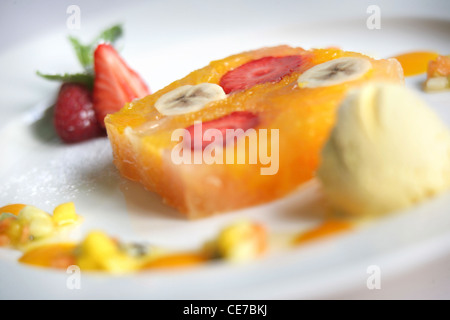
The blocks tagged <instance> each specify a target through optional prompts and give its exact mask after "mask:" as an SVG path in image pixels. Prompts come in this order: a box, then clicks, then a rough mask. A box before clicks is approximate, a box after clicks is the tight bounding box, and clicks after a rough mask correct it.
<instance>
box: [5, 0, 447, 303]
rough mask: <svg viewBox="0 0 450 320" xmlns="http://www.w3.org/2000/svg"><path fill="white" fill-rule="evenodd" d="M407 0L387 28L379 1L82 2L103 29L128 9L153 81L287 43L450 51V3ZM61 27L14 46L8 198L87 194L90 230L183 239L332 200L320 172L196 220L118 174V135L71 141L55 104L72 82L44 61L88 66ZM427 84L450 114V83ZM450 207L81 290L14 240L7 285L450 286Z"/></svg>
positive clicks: (214, 293) (90, 280) (86, 280)
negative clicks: (262, 199)
mask: <svg viewBox="0 0 450 320" xmlns="http://www.w3.org/2000/svg"><path fill="white" fill-rule="evenodd" d="M396 3H397V5H392V4H389V2H387V1H386V2H381V4H380V5H379V6H380V9H381V29H379V30H369V29H368V28H367V26H366V19H367V18H368V17H369V14H368V13H367V12H366V9H367V7H368V5H367V4H361V3H360V2H354V1H346V2H341V3H340V4H339V6H337V5H336V4H334V2H332V1H329V2H326V1H319V2H318V3H315V4H314V5H310V6H308V7H304V4H302V3H301V2H295V1H285V2H283V1H282V2H277V3H276V4H275V3H273V4H269V3H265V2H253V3H250V2H247V3H246V2H242V1H228V2H226V3H222V4H219V3H214V4H213V5H212V4H205V3H202V2H190V3H189V5H187V4H184V2H174V1H172V2H166V1H165V2H164V3H162V2H161V3H150V4H138V3H134V2H133V3H132V6H130V7H127V8H124V7H121V8H116V9H115V10H113V9H111V8H109V10H108V11H107V12H98V10H96V9H95V7H90V6H89V5H88V3H84V2H83V3H82V5H80V7H81V10H82V11H81V12H82V13H84V12H85V13H86V16H88V17H89V18H87V19H85V20H82V21H83V24H82V29H81V30H79V31H75V32H74V33H75V34H76V35H79V36H81V37H82V38H85V39H89V37H91V36H92V35H93V34H95V32H96V31H98V30H99V29H101V28H102V27H104V26H107V25H109V24H111V23H112V22H115V21H122V22H123V23H124V26H125V28H126V34H125V42H124V49H123V51H122V54H123V55H124V57H125V59H126V60H127V61H128V62H129V64H130V65H131V66H132V67H133V68H135V69H137V70H138V71H139V72H140V73H141V74H142V75H143V77H144V78H145V79H146V81H147V82H148V84H149V85H150V87H151V89H152V90H153V91H156V90H157V89H160V88H162V87H163V86H165V85H167V84H168V83H170V82H171V81H172V80H174V79H177V78H179V77H181V76H184V75H185V74H187V73H188V72H190V71H192V70H193V69H195V68H198V67H201V66H203V65H205V64H206V63H207V62H209V61H210V60H213V59H218V58H222V57H225V56H227V55H229V54H232V53H236V52H240V51H243V50H247V49H252V48H257V47H261V46H268V45H275V44H281V43H286V44H290V45H295V46H303V47H305V48H309V47H319V46H329V45H338V46H340V47H342V48H343V49H345V50H354V51H359V52H364V53H368V54H371V55H373V56H375V57H379V58H382V57H389V56H392V55H394V54H397V53H401V52H405V51H410V50H417V49H429V50H437V51H439V52H443V53H449V52H450V44H449V42H448V34H449V31H450V19H449V16H448V12H450V10H448V9H449V6H448V2H445V1H435V2H434V3H433V6H431V5H429V2H418V1H416V2H408V4H409V5H408V7H407V11H405V8H404V6H402V3H401V2H400V3H398V2H396ZM425 3H428V5H427V4H425ZM403 4H404V3H403ZM255 6H258V9H259V10H257V11H255V10H254V7H255ZM324 7H327V10H322V9H323V8H324ZM119 9H120V10H119ZM237 9H239V10H237ZM24 10H26V9H24ZM90 10H91V11H90ZM94 13H95V14H94ZM169 13H170V14H169ZM64 15H65V12H63V18H65V16H64ZM94 16H95V17H94ZM10 19H13V18H10ZM58 26H59V28H56V29H54V30H52V31H49V32H43V31H40V33H39V35H38V36H37V37H35V38H34V39H33V40H31V39H26V40H24V41H15V42H14V43H13V41H10V42H11V43H13V44H11V45H10V46H9V47H7V48H6V49H4V50H2V51H0V69H1V70H2V74H1V77H0V88H1V92H2V104H1V106H0V108H1V112H2V119H1V120H0V150H2V156H1V157H0V181H2V183H1V184H0V204H2V205H3V204H7V203H14V202H20V203H29V204H33V205H36V206H38V207H40V208H42V209H45V210H48V211H51V210H52V209H53V207H54V206H56V205H57V204H59V203H62V202H65V201H74V202H75V204H76V207H77V211H78V212H79V213H80V214H81V215H82V216H83V217H84V218H85V222H84V224H83V227H82V229H81V232H80V234H79V236H80V237H82V236H83V234H85V233H86V232H87V231H89V230H92V229H102V230H105V231H106V232H108V233H109V234H111V235H116V236H118V237H119V238H121V239H123V240H129V241H144V242H150V243H154V244H156V245H160V246H167V247H171V248H179V249H187V248H193V247H197V246H199V245H200V244H201V243H202V242H203V241H205V240H207V239H209V238H211V237H213V236H214V235H215V234H216V232H217V231H218V230H219V229H220V228H221V227H222V226H224V225H225V224H228V223H229V222H231V221H235V220H236V219H238V218H241V217H250V218H252V219H255V220H258V221H262V222H263V223H265V224H266V225H267V226H268V227H269V230H270V231H271V232H272V233H283V232H293V231H300V230H302V229H305V228H308V227H310V226H311V225H313V224H315V223H316V222H317V221H319V220H320V218H321V216H322V214H323V208H322V207H321V201H320V200H321V199H320V194H318V192H317V190H316V185H315V182H314V181H313V182H311V183H308V184H307V185H305V186H304V187H302V188H300V189H299V190H298V191H297V192H295V193H294V194H292V195H291V196H289V197H286V198H285V199H281V200H279V201H275V202H273V203H270V204H267V205H263V206H258V207H253V208H249V209H245V210H240V211H237V212H232V213H228V214H225V215H222V216H218V217H214V218H209V219H205V220H201V221H194V222H192V221H185V220H183V219H181V218H180V216H179V215H178V214H177V213H176V212H175V211H174V210H173V209H171V208H168V207H166V206H165V205H164V204H162V202H161V201H160V199H159V198H158V197H157V196H156V195H154V194H151V193H149V192H146V191H144V190H143V189H142V188H141V187H140V186H139V185H137V184H135V183H132V182H129V181H126V180H124V179H122V178H121V177H120V176H119V175H118V173H117V171H116V169H115V168H114V166H113V165H112V161H111V160H112V155H111V149H110V145H109V143H108V140H107V139H106V138H100V139H96V140H93V141H89V142H86V143H81V144H77V145H71V146H68V145H63V144H61V143H59V142H58V140H57V139H56V138H55V137H54V133H53V131H52V129H51V122H49V121H50V120H49V114H48V112H47V113H46V110H47V107H48V106H49V105H51V103H52V101H53V99H54V95H55V92H56V90H57V86H58V85H57V84H54V83H50V82H46V81H45V80H41V79H38V78H37V77H36V76H35V75H34V71H35V70H37V69H39V70H42V71H70V70H77V67H78V66H77V62H76V60H75V57H74V55H73V54H72V53H71V49H70V47H69V44H68V42H67V40H66V36H67V34H68V32H69V31H68V30H67V29H66V28H65V25H63V26H62V25H61V23H60V24H59V25H58ZM10 39H11V37H10ZM31 53H32V54H31ZM30 54H31V56H32V57H33V58H32V59H30ZM423 79H424V76H418V77H413V78H410V79H408V81H407V85H408V86H409V87H411V88H413V89H415V90H417V91H418V92H420V82H421V81H423ZM420 94H421V95H422V96H423V97H424V99H426V100H427V101H428V102H429V104H430V105H431V106H432V107H433V108H434V109H435V110H436V112H438V113H439V114H440V116H441V117H442V118H443V120H444V121H445V122H446V123H448V124H450V112H449V110H448V108H449V106H450V95H449V93H443V94H429V95H427V94H423V93H420ZM449 207H450V195H449V194H444V195H442V196H441V197H439V198H436V199H433V200H431V201H429V202H426V203H424V204H423V205H421V206H419V207H417V208H414V209H411V210H408V211H407V212H402V213H399V214H398V215H393V216H391V217H388V218H385V219H381V220H380V221H379V222H377V223H376V224H373V225H370V226H368V227H366V228H364V229H361V230H357V231H355V232H350V233H347V234H343V235H341V236H336V237H333V238H332V239H328V240H326V239H324V240H322V241H318V242H316V243H314V244H311V245H307V246H304V247H301V248H298V249H293V250H289V251H276V250H274V251H273V252H271V253H270V254H269V255H267V256H266V257H264V258H262V259H261V260H258V261H255V262H252V263H249V264H245V265H238V266H231V265H227V264H223V263H215V264H208V265H205V266H202V267H198V268H193V269H186V270H183V271H176V272H173V271H170V272H169V271H155V272H153V271H152V272H144V273H139V274H133V275H127V276H121V277H112V276H109V275H104V274H100V275H99V274H84V273H83V274H82V278H81V289H79V290H77V289H74V290H70V289H69V288H68V287H67V285H66V281H67V279H68V277H69V276H70V275H69V274H66V273H65V272H64V271H55V270H50V269H40V268H35V267H30V266H26V265H21V264H19V263H17V261H16V259H17V258H18V257H19V256H20V254H19V253H18V252H14V251H11V250H5V249H1V250H0V285H1V287H2V290H1V292H0V298H3V299H10V298H26V299H34V298H48V299H52V298H58V299H72V298H87V299H96V298H119V299H120V298H126V299H131V298H138V299H141V298H143V299H180V298H187V299H219V298H226V299H228V298H231V299H241V298H249V299H273V298H354V297H358V298H404V297H410V298H411V297H412V298H426V297H438V298H442V297H444V298H448V297H450V291H449V290H448V288H449V280H448V279H449V277H448V270H447V271H446V269H445V268H442V267H441V266H442V265H443V263H446V261H445V259H447V258H448V253H449V250H450V214H449V212H448V211H449V210H448V208H449ZM370 266H377V267H379V268H380V269H379V270H381V274H382V277H381V284H382V287H381V289H380V290H369V289H368V288H367V285H366V283H367V280H368V279H369V277H370V273H368V270H369V271H370V268H369V267H370ZM368 268H369V269H368ZM430 270H433V278H430V276H429V275H428V274H427V271H430ZM433 279H434V280H435V282H433V283H431V281H432V280H433ZM436 279H438V280H436ZM437 283H438V284H437ZM5 288H7V289H5Z"/></svg>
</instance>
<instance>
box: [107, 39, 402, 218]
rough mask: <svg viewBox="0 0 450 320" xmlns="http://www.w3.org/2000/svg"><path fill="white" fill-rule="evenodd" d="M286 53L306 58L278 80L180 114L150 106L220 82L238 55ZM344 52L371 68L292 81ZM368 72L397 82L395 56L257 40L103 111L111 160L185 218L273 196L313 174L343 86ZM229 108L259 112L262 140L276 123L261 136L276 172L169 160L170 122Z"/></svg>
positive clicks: (205, 117) (213, 115)
mask: <svg viewBox="0 0 450 320" xmlns="http://www.w3.org/2000/svg"><path fill="white" fill-rule="evenodd" d="M288 55H301V56H302V57H303V58H304V60H305V63H304V64H303V65H302V66H301V67H300V68H298V69H297V70H295V71H293V72H292V73H290V74H288V75H286V76H284V77H283V78H282V79H280V80H279V81H275V82H273V81H272V82H267V83H261V84H257V85H254V86H252V87H251V88H248V89H245V90H241V91H236V92H233V93H230V94H228V95H227V96H226V98H225V99H222V100H217V101H213V102H210V103H209V104H207V105H206V106H205V107H204V108H203V109H201V110H199V111H196V112H191V113H187V114H183V115H172V116H164V115H162V114H160V113H159V112H158V111H157V109H156V108H155V106H154V105H155V102H156V101H157V100H158V99H159V98H160V97H161V96H162V95H164V94H165V93H168V92H170V91H172V90H174V89H176V88H178V87H180V86H183V85H196V84H200V83H205V82H208V83H213V84H219V83H220V79H221V77H222V76H223V75H224V74H225V73H227V72H228V71H230V70H233V69H235V68H237V67H239V66H241V65H243V64H244V63H247V62H249V61H253V60H255V59H260V58H263V57H270V56H273V57H281V56H288ZM343 57H358V58H364V59H367V60H369V61H370V63H371V69H370V71H368V72H367V73H366V74H364V75H363V76H361V77H360V78H358V79H354V80H351V81H347V82H344V83H340V84H336V85H330V86H324V87H318V88H307V87H302V88H300V87H299V86H298V84H297V79H298V77H299V76H300V75H301V74H302V73H303V72H305V71H306V70H308V69H309V68H311V67H313V66H315V65H318V64H321V63H324V62H326V61H329V60H332V59H337V58H343ZM372 80H384V81H392V82H397V83H402V82H403V73H402V70H401V67H400V65H399V63H398V62H397V61H396V60H394V59H389V60H375V59H372V58H370V57H367V56H364V55H362V54H359V53H355V52H346V51H342V50H339V49H335V48H328V49H313V50H304V49H302V48H293V47H289V46H278V47H269V48H262V49H259V50H254V51H248V52H243V53H240V54H236V55H233V56H230V57H227V58H224V59H222V60H217V61H213V62H211V63H210V64H209V65H207V66H206V67H204V68H202V69H199V70H196V71H193V72H192V73H190V74H189V75H187V76H186V77H184V78H182V79H180V80H178V81H175V82H173V83H171V84H170V85H168V86H167V87H165V88H163V89H161V90H160V91H158V92H156V93H154V94H152V95H149V96H147V97H145V98H142V99H140V100H138V101H135V102H132V103H130V104H128V105H126V106H125V107H124V108H122V110H120V111H119V112H117V113H115V114H112V115H108V116H107V117H106V119H105V123H106V129H107V132H108V137H109V139H110V142H111V145H112V148H113V153H114V163H115V165H116V166H117V168H118V169H119V171H120V173H121V174H122V175H123V176H124V177H126V178H128V179H131V180H134V181H138V182H140V183H141V184H142V185H143V186H144V187H145V188H147V189H148V190H151V191H154V192H156V193H158V194H159V195H160V196H161V197H162V198H163V200H164V202H165V203H167V204H169V205H171V206H173V207H175V208H176V209H178V210H179V211H180V212H181V213H184V214H185V215H186V216H187V217H188V218H199V217H205V216H210V215H212V214H215V213H219V212H224V211H230V210H234V209H238V208H243V207H247V206H251V205H255V204H260V203H264V202H267V201H270V200H274V199H277V198H280V197H282V196H284V195H286V194H288V193H289V192H291V191H293V190H294V189H296V188H297V187H298V186H299V185H300V184H302V183H303V182H306V181H308V180H310V179H311V178H312V177H314V174H315V171H316V169H317V167H318V164H319V161H320V151H321V149H322V146H323V144H324V142H325V141H326V139H327V137H328V135H329V132H330V129H331V128H332V126H333V124H334V122H335V115H336V109H337V107H338V106H339V103H340V102H341V101H342V99H343V98H344V96H345V94H346V92H347V91H348V90H349V89H351V88H353V87H356V86H359V85H361V84H363V83H365V82H367V81H372ZM235 111H246V112H251V113H254V114H257V116H258V119H259V121H258V125H257V126H256V127H255V128H254V129H255V130H256V131H257V138H258V141H259V142H260V143H261V140H260V139H264V137H263V136H262V135H261V129H264V130H266V132H267V133H268V136H270V135H271V132H273V130H272V129H275V130H278V133H279V135H278V141H275V142H272V141H271V140H267V147H268V148H267V150H268V151H269V152H274V153H275V152H277V154H275V156H276V158H274V159H275V160H276V161H278V163H277V166H278V170H277V172H276V173H274V174H270V175H263V174H261V168H264V167H267V166H266V165H265V164H263V163H262V161H258V162H257V163H256V164H249V163H245V164H239V163H226V164H218V163H213V164H206V163H202V164H196V163H192V164H185V163H183V164H176V163H174V162H173V161H172V159H171V151H172V149H173V148H174V146H175V145H176V144H177V143H178V142H174V141H172V140H171V135H172V133H173V132H174V130H175V129H179V128H187V127H189V126H191V125H193V123H194V121H198V120H201V121H203V122H205V121H210V120H214V119H217V118H220V117H223V116H226V115H229V114H230V113H232V112H235ZM235 148H236V147H235ZM245 148H246V149H245V151H246V153H245V154H246V155H247V156H248V154H249V153H250V152H251V151H250V148H249V146H248V144H247V146H246V147H245ZM224 149H226V148H224ZM226 151H228V150H226ZM235 151H236V149H235Z"/></svg>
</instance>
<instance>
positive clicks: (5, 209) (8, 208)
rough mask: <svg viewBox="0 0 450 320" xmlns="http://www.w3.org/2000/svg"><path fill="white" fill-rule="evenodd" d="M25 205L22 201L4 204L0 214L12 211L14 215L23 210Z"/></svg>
mask: <svg viewBox="0 0 450 320" xmlns="http://www.w3.org/2000/svg"><path fill="white" fill-rule="evenodd" d="M24 207H25V205H24V204H21V203H15V204H9V205H6V206H3V207H1V208H0V214H1V213H12V214H13V215H16V216H17V215H18V214H19V212H20V210H22V209H23V208H24Z"/></svg>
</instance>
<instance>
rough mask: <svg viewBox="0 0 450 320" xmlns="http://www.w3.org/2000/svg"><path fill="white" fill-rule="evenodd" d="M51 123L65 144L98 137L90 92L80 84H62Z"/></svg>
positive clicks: (101, 131) (98, 131) (99, 129)
mask: <svg viewBox="0 0 450 320" xmlns="http://www.w3.org/2000/svg"><path fill="white" fill-rule="evenodd" d="M53 123H54V126H55V130H56V133H57V134H58V136H59V137H60V138H61V140H63V141H64V142H66V143H74V142H80V141H84V140H88V139H91V138H94V137H98V136H100V135H101V134H102V133H103V132H104V131H103V129H102V128H101V127H100V126H99V124H98V121H97V118H96V116H95V111H94V108H93V103H92V94H91V91H90V90H89V89H88V88H87V87H86V86H85V85H83V84H80V83H63V84H62V85H61V88H60V90H59V94H58V98H57V100H56V104H55V109H54V114H53Z"/></svg>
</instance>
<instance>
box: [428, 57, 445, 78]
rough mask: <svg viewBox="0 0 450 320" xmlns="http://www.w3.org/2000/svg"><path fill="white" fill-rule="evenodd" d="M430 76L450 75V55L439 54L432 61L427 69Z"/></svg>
mask: <svg viewBox="0 0 450 320" xmlns="http://www.w3.org/2000/svg"><path fill="white" fill-rule="evenodd" d="M427 75H428V77H439V76H444V77H445V76H449V75H450V55H448V56H438V57H437V58H436V59H435V60H433V61H430V62H429V64H428V70H427Z"/></svg>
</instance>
